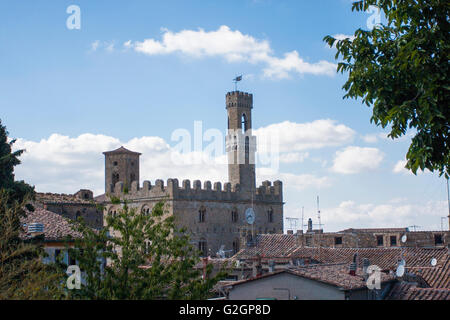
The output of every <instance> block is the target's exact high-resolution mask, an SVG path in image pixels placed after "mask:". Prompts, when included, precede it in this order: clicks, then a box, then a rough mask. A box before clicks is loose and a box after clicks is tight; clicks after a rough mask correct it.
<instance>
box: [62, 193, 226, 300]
mask: <svg viewBox="0 0 450 320" xmlns="http://www.w3.org/2000/svg"><path fill="white" fill-rule="evenodd" d="M112 201H113V202H114V203H116V204H118V205H119V204H120V206H121V209H120V210H117V214H115V215H111V214H108V215H107V216H106V227H105V228H104V229H102V230H100V231H98V230H93V229H91V228H89V227H87V226H86V225H85V224H84V223H83V222H80V221H78V222H74V229H76V230H77V231H79V232H81V233H82V234H83V238H82V239H79V240H76V242H75V248H74V249H70V254H71V255H73V256H74V257H75V258H76V259H77V261H78V265H79V267H80V270H81V272H82V273H83V276H84V279H85V280H86V282H85V284H83V285H82V288H81V290H73V291H72V294H73V297H74V298H81V299H102V300H103V299H133V300H137V299H205V298H207V297H209V296H210V291H211V289H212V287H213V286H214V285H215V284H216V283H217V281H219V279H221V278H222V277H224V276H225V273H224V272H222V271H221V272H219V273H218V274H217V275H216V276H214V277H207V278H206V279H202V277H201V274H200V272H199V271H198V270H197V269H195V268H194V266H195V265H196V264H197V263H199V262H200V258H199V256H198V252H197V251H196V250H195V249H194V247H193V246H192V245H191V244H190V243H189V238H188V236H187V235H186V234H185V232H184V230H176V229H175V227H174V218H173V216H168V215H167V214H164V213H165V205H164V203H163V202H160V203H158V204H156V205H155V207H154V208H153V210H152V212H151V213H149V214H144V213H141V212H138V211H137V210H136V209H135V208H130V207H129V206H128V204H127V202H126V201H120V200H118V199H112ZM102 259H106V261H107V262H108V263H107V265H106V266H105V265H104V264H103V265H102ZM144 266H145V267H144ZM102 269H103V270H102ZM210 273H211V266H208V271H207V274H208V275H210Z"/></svg>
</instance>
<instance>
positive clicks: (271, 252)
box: [235, 234, 297, 259]
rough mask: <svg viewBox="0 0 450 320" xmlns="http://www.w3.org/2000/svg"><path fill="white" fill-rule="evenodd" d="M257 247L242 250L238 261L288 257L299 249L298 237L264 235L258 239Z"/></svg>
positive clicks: (237, 256)
mask: <svg viewBox="0 0 450 320" xmlns="http://www.w3.org/2000/svg"><path fill="white" fill-rule="evenodd" d="M256 243H257V245H256V246H254V247H247V248H244V249H242V250H240V251H239V252H238V253H237V254H236V255H235V258H236V259H247V258H252V257H254V256H256V255H257V254H259V255H260V256H262V257H277V258H281V257H287V256H289V254H290V253H292V252H293V251H294V250H295V249H296V248H297V237H296V236H295V235H291V234H264V235H258V236H257V237H256Z"/></svg>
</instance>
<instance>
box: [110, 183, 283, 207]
mask: <svg viewBox="0 0 450 320" xmlns="http://www.w3.org/2000/svg"><path fill="white" fill-rule="evenodd" d="M125 191H126V192H125ZM113 195H114V196H118V197H120V196H126V198H127V199H133V198H152V197H158V198H159V197H162V196H169V197H171V198H172V199H174V200H176V199H195V200H218V201H241V200H247V201H250V200H253V201H262V202H282V200H283V198H282V196H283V195H282V183H281V181H279V180H277V181H275V182H273V185H272V182H270V181H263V182H262V185H261V186H259V187H258V188H256V189H255V190H254V192H253V193H252V192H248V191H242V190H241V186H240V184H238V183H236V184H232V183H230V182H226V183H224V184H223V188H222V184H221V183H220V182H215V183H214V185H213V187H212V186H211V181H205V182H204V183H203V187H202V182H201V181H200V180H194V182H193V185H192V188H191V184H190V180H188V179H185V180H183V182H182V186H181V187H180V186H179V183H178V179H172V178H171V179H167V184H166V185H164V181H163V180H162V179H158V180H156V181H155V184H154V185H153V186H152V183H151V182H150V181H148V180H146V181H144V182H143V185H142V187H140V186H139V183H138V182H137V181H134V182H133V183H132V184H131V189H130V190H125V185H124V183H123V182H122V181H119V182H117V183H116V185H115V186H114V194H113Z"/></svg>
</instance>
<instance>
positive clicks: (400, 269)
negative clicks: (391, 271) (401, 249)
mask: <svg viewBox="0 0 450 320" xmlns="http://www.w3.org/2000/svg"><path fill="white" fill-rule="evenodd" d="M395 274H396V275H397V277H403V275H404V274H405V266H404V265H399V266H398V267H397V271H395Z"/></svg>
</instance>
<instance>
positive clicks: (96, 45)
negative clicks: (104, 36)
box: [91, 40, 100, 51]
mask: <svg viewBox="0 0 450 320" xmlns="http://www.w3.org/2000/svg"><path fill="white" fill-rule="evenodd" d="M99 45H100V41H99V40H95V41H94V42H92V43H91V50H92V51H97V49H98V47H99Z"/></svg>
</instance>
